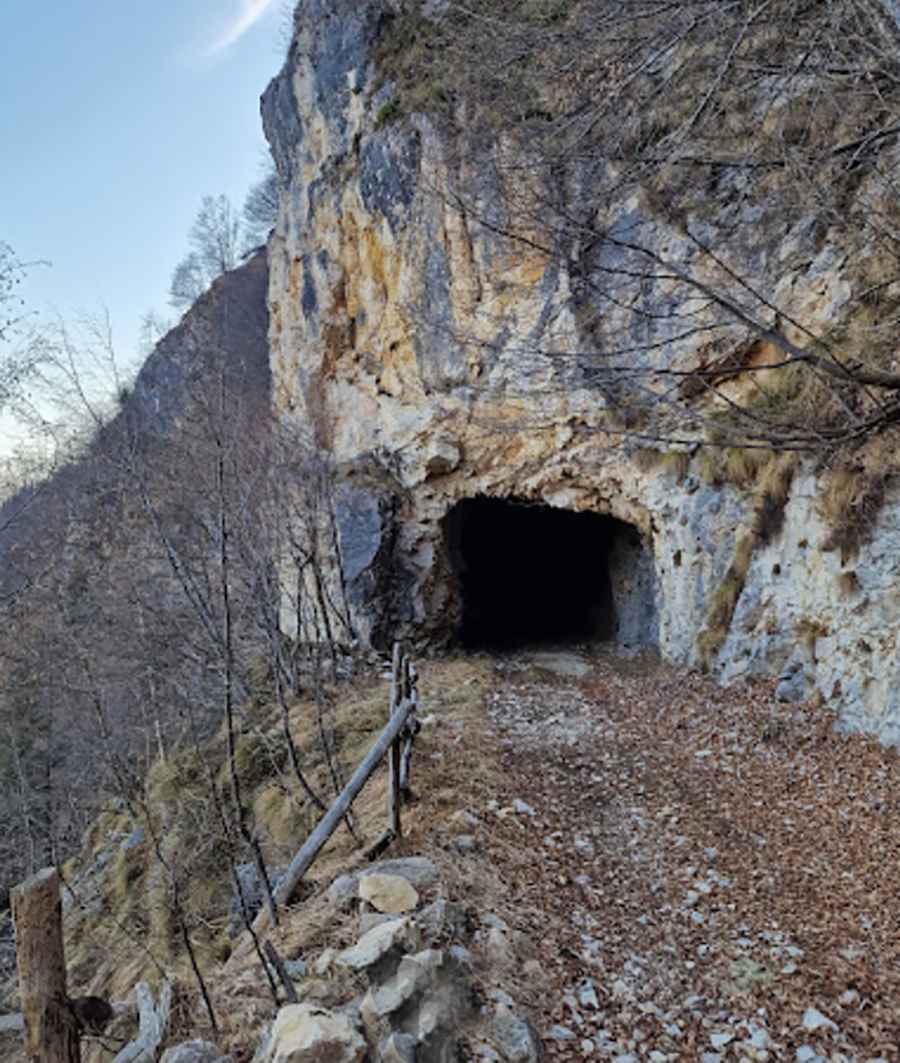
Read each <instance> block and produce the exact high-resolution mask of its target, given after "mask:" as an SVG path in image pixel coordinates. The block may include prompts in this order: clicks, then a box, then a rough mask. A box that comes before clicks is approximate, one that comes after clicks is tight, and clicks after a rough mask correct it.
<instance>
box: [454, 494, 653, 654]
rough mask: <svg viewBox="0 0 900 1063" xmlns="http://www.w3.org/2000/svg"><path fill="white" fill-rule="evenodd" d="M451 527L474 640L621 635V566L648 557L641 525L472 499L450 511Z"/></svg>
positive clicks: (464, 626)
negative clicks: (642, 537)
mask: <svg viewBox="0 0 900 1063" xmlns="http://www.w3.org/2000/svg"><path fill="white" fill-rule="evenodd" d="M444 531H445V535H446V541H447V544H448V548H449V554H450V561H451V566H452V569H453V573H454V576H455V578H456V580H457V584H458V588H459V591H460V594H461V599H462V622H461V625H460V629H459V632H458V634H459V638H460V641H461V642H462V644H463V645H464V646H466V647H468V648H470V649H514V648H517V647H523V646H533V645H541V644H559V643H565V642H569V643H573V642H585V641H597V642H599V641H608V640H613V639H617V637H618V635H619V633H620V630H621V626H622V625H621V620H620V617H619V606H620V604H621V603H619V602H617V601H616V600H615V598H616V593H617V592H618V591H620V590H621V586H620V584H621V582H622V581H621V578H620V574H619V572H618V570H619V569H621V568H622V562H623V561H627V559H628V558H630V557H631V556H635V552H636V551H637V552H640V553H641V554H643V553H645V551H643V548H642V543H641V538H640V535H639V534H638V532H637V529H636V528H634V527H632V526H631V525H629V524H625V523H623V522H622V521H619V520H616V519H615V518H613V517H610V516H606V515H602V514H597V513H576V512H573V511H570V510H564V509H555V508H553V507H552V506H547V505H541V504H534V503H526V502H521V501H517V500H515V499H496V498H470V499H464V500H463V501H462V502H459V503H457V505H455V506H454V507H453V509H452V510H451V511H450V512H449V513H448V515H447V516H446V518H445V523H444ZM611 557H612V558H613V561H612V566H613V569H614V570H615V571H612V573H611ZM627 582H628V581H626V583H627ZM651 592H652V588H651ZM626 611H629V610H628V609H626Z"/></svg>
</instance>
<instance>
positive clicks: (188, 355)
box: [124, 249, 269, 432]
mask: <svg viewBox="0 0 900 1063" xmlns="http://www.w3.org/2000/svg"><path fill="white" fill-rule="evenodd" d="M268 283H269V270H268V264H267V260H266V252H265V250H264V249H263V250H258V251H256V252H254V253H253V254H252V255H251V256H250V257H249V258H248V259H247V261H246V262H245V263H244V264H243V265H241V266H239V267H238V268H237V269H233V270H230V271H229V272H228V273H223V274H222V276H221V277H218V278H217V279H216V280H215V281H214V282H213V284H212V286H211V287H210V289H209V291H207V292H205V293H204V294H203V295H201V296H200V298H199V299H197V301H196V302H195V303H194V304H193V305H192V306H191V308H190V310H189V311H188V312H187V313H186V314H185V315H184V316H183V317H182V319H181V321H180V322H179V323H178V324H177V325H176V326H175V328H173V329H171V330H170V331H169V332H167V333H166V335H165V336H164V337H163V338H162V339H161V340H160V341H159V343H157V344H156V346H155V347H154V348H153V351H152V352H151V353H150V355H149V356H148V358H147V360H146V362H144V364H143V366H142V367H141V370H140V372H139V373H138V375H137V378H136V379H135V382H134V391H133V394H132V395H131V397H130V398H129V400H128V402H127V403H126V404H125V406H124V414H125V416H127V417H128V418H130V419H132V420H134V421H136V423H137V427H138V428H140V429H141V430H146V429H148V428H149V429H151V430H152V431H156V432H168V431H171V430H172V428H173V427H174V426H175V425H176V424H177V423H178V419H179V414H180V413H181V411H182V410H183V409H184V405H185V401H186V398H187V395H188V392H189V390H190V388H191V386H192V384H193V385H196V384H197V383H198V382H199V381H200V379H201V377H202V375H203V374H204V372H209V370H210V367H211V366H213V367H214V366H216V365H224V366H225V367H226V368H227V371H228V373H229V374H230V379H231V381H232V382H233V384H234V386H235V387H236V388H238V389H240V391H241V392H242V393H243V394H245V395H246V396H247V398H248V400H249V401H251V402H253V403H254V404H255V405H259V406H263V405H264V404H265V402H266V401H267V398H268V394H269V366H268V359H269V349H268V340H267V331H268V326H269V315H268V310H267V301H266V292H267V288H268Z"/></svg>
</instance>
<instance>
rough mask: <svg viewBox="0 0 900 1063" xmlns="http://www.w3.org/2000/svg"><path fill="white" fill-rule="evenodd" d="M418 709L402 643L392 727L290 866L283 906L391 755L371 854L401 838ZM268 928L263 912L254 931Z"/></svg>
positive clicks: (282, 885) (279, 891)
mask: <svg viewBox="0 0 900 1063" xmlns="http://www.w3.org/2000/svg"><path fill="white" fill-rule="evenodd" d="M418 708H419V700H418V689H417V675H416V668H415V665H413V664H412V662H411V661H410V659H409V657H407V655H406V654H405V653H404V652H403V650H402V648H401V646H400V644H399V643H396V644H395V646H394V655H393V662H392V668H391V702H390V717H389V719H388V722H387V725H386V726H385V728H384V730H383V731H382V732H381V734H380V735H379V736H378V739H377V741H376V742H375V745H373V746H372V748H371V749H370V750H369V752H368V754H367V755H366V757H365V758H364V759H363V761H362V763H361V764H360V765H359V767H358V768H357V769H356V771H355V772H354V773H353V775H352V776H351V778H350V781H349V782H348V783H347V785H346V786H345V787H344V789H343V790H342V791H341V793H340V795H339V796H338V798H337V800H336V801H335V802H334V804H333V805H332V806H331V808H329V809H328V811H327V812H326V813H325V815H324V816H323V817H322V819H321V820H320V821H319V823H318V825H317V826H316V828H315V830H314V831H313V832H312V834H310V836H309V837H308V838H307V839H306V841H305V842H304V843H303V845H302V847H301V848H300V850H299V851H298V852H297V854H296V856H295V857H294V859H293V860H292V861H291V862H290V864H289V865H288V869H287V871H286V872H285V874H284V877H283V878H282V879H281V881H280V882H279V883H278V886H277V887H276V889H275V892H274V898H275V903H276V904H277V905H279V906H284V905H285V904H287V903H288V901H289V900H290V899H291V897H292V896H293V894H294V892H295V890H296V889H297V887H298V886H299V885H300V882H301V880H302V878H303V876H304V875H305V874H306V873H307V871H309V869H310V868H311V867H312V865H313V863H314V862H315V860H316V858H317V857H318V855H319V853H320V852H321V851H322V849H323V848H324V846H325V844H326V842H327V841H328V839H329V838H330V837H331V835H332V834H333V833H334V832H335V830H336V829H337V827H338V825H339V824H340V823H341V821H342V820H343V819H344V817H345V816H346V815H347V812H348V811H349V809H350V806H351V805H352V804H353V802H354V800H355V799H356V798H357V796H358V795H359V792H360V791H361V790H362V788H363V787H364V786H365V784H366V783H367V782H368V781H369V779H370V778H371V777H372V775H373V774H374V772H375V770H376V768H377V767H378V765H379V764H380V763H381V761H382V760H383V759H384V757H385V755H388V828H387V831H386V832H385V834H384V835H383V837H382V838H381V839H380V840H379V841H378V842H377V843H376V845H375V846H374V847H373V849H372V850H370V855H373V854H374V853H376V852H381V851H382V850H383V849H384V848H386V846H387V845H388V844H390V842H391V841H392V840H393V839H394V838H398V837H400V834H401V823H400V805H401V801H402V799H403V797H404V796H405V795H408V793H409V779H410V766H411V759H412V745H413V740H414V738H415V735H416V733H417V731H418V728H419V724H418V720H417V719H416V714H417V712H418ZM268 925H269V914H268V912H267V911H265V910H263V911H261V912H260V913H259V915H258V916H257V917H256V921H255V923H254V930H256V931H257V932H260V931H262V930H264V929H265V928H266V927H267V926H268Z"/></svg>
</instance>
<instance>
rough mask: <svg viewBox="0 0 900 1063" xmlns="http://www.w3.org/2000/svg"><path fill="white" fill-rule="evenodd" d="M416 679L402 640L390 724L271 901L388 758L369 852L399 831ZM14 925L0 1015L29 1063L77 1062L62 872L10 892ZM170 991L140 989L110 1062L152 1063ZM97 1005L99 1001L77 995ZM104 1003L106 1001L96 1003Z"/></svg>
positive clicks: (286, 893)
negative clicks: (8, 1005)
mask: <svg viewBox="0 0 900 1063" xmlns="http://www.w3.org/2000/svg"><path fill="white" fill-rule="evenodd" d="M417 682H418V677H417V674H416V668H415V665H414V664H413V663H412V661H411V660H410V659H409V657H408V656H407V655H406V654H405V653H404V652H403V650H402V648H401V646H400V644H399V643H397V644H395V646H394V654H393V659H392V664H391V694H390V713H389V719H388V722H387V724H386V726H385V728H384V730H383V731H382V732H381V734H380V735H379V736H378V739H377V740H376V742H375V744H374V745H373V746H372V748H371V749H370V750H369V752H368V754H367V755H366V757H365V758H364V759H363V761H362V763H361V764H360V765H359V767H358V768H357V769H356V771H355V772H354V773H353V776H352V777H351V779H350V781H349V782H348V783H347V785H346V786H345V787H344V789H343V790H342V791H341V793H340V795H339V796H338V798H337V800H336V801H335V802H334V804H333V805H332V806H331V808H329V810H328V811H327V812H326V813H325V815H324V816H323V817H322V819H321V821H320V822H319V824H318V826H317V827H316V828H315V830H314V831H313V832H312V834H310V836H309V837H308V838H307V840H306V842H305V843H304V844H303V846H302V847H301V849H300V850H299V851H298V853H297V854H296V856H295V857H294V859H293V860H292V861H291V863H290V865H289V866H288V869H287V872H286V873H285V875H284V877H283V878H282V879H281V881H280V882H279V883H278V887H277V888H276V890H275V893H274V900H275V903H276V904H277V905H279V906H283V905H285V904H287V903H288V901H290V899H291V897H292V896H293V894H294V892H295V891H296V889H297V887H298V885H299V884H300V882H301V880H302V878H303V876H304V875H305V874H306V873H307V871H309V869H310V868H311V867H312V865H313V863H314V862H315V860H316V857H318V855H319V853H320V852H321V851H322V849H323V847H324V846H325V844H326V842H327V841H328V839H329V838H330V837H331V835H332V834H333V833H334V831H335V830H336V829H337V827H338V825H339V824H340V822H341V820H343V819H344V817H345V816H346V815H347V813H348V811H349V810H350V806H351V805H352V804H353V801H354V800H355V799H356V797H357V796H358V795H359V792H360V791H361V790H362V788H363V787H364V786H365V784H366V783H367V782H368V780H369V779H370V778H371V776H372V775H373V774H374V772H375V770H376V769H377V768H378V766H379V765H380V764H381V762H382V761H383V760H384V759H385V757H387V764H388V802H387V829H386V830H385V832H384V834H383V835H382V837H381V838H380V839H379V840H378V841H377V842H376V843H375V845H374V846H372V848H371V849H370V850H369V853H368V855H369V857H370V858H374V857H375V856H377V855H378V854H379V853H381V852H383V851H384V849H385V848H386V847H387V846H388V845H389V844H390V843H391V842H392V841H393V840H394V839H395V838H399V837H400V836H401V834H402V823H401V815H400V811H401V806H402V804H403V801H404V799H405V798H406V797H408V795H409V783H410V772H411V767H412V749H413V742H414V740H415V736H416V734H417V732H418V730H419V722H418V719H417V712H418V707H419V705H418V699H419V696H418V687H417ZM11 899H12V910H13V920H14V923H15V928H16V953H17V963H18V970H19V988H20V992H21V997H22V1009H23V1015H22V1016H19V1015H16V1016H7V1017H5V1019H6V1022H5V1023H4V1025H5V1026H7V1027H9V1028H24V1033H25V1047H26V1054H27V1056H28V1059H29V1061H30V1063H80V1059H81V1054H80V1053H81V1049H80V1039H81V1034H82V1032H83V1030H84V1025H83V1022H82V1021H80V1020H79V1015H78V1010H77V1008H76V1007H74V1006H73V1005H74V1004H76V1003H77V1002H76V1001H71V1000H70V999H69V997H68V995H67V990H66V965H65V955H64V949H63V934H62V905H61V903H60V897H59V875H58V873H57V871H56V869H55V868H46V869H45V870H44V871H41V872H39V873H38V874H37V875H34V876H33V877H32V878H30V879H29V880H28V881H27V882H23V883H22V885H20V886H17V887H16V889H15V890H13V892H12V896H11ZM268 920H269V913H268V911H266V909H263V910H262V911H261V912H260V913H259V915H258V916H257V918H256V922H255V923H254V929H255V930H261V929H265V927H266V926H267V925H268ZM171 994H172V987H171V985H170V984H169V983H168V982H166V983H165V984H164V986H163V989H162V992H161V994H160V1000H159V1004H158V1005H155V1004H154V1001H153V997H152V995H151V993H150V990H149V987H147V986H146V985H145V984H144V983H141V984H140V985H139V986H138V987H137V1003H138V1011H139V1016H140V1032H139V1035H138V1038H137V1040H135V1041H132V1042H131V1044H129V1045H126V1047H125V1048H123V1049H122V1051H121V1052H119V1054H118V1055H117V1056H116V1058H115V1060H114V1061H113V1063H150V1061H151V1060H153V1059H154V1058H155V1057H156V1051H157V1048H158V1047H159V1045H160V1044H161V1043H162V1041H163V1039H164V1037H165V1034H166V1028H167V1024H168V1020H169V1010H170V1005H171ZM82 999H84V1000H97V998H82ZM97 1002H98V1003H99V1004H100V1005H105V1006H106V1007H107V1008H108V1007H109V1005H106V1003H105V1001H97Z"/></svg>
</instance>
